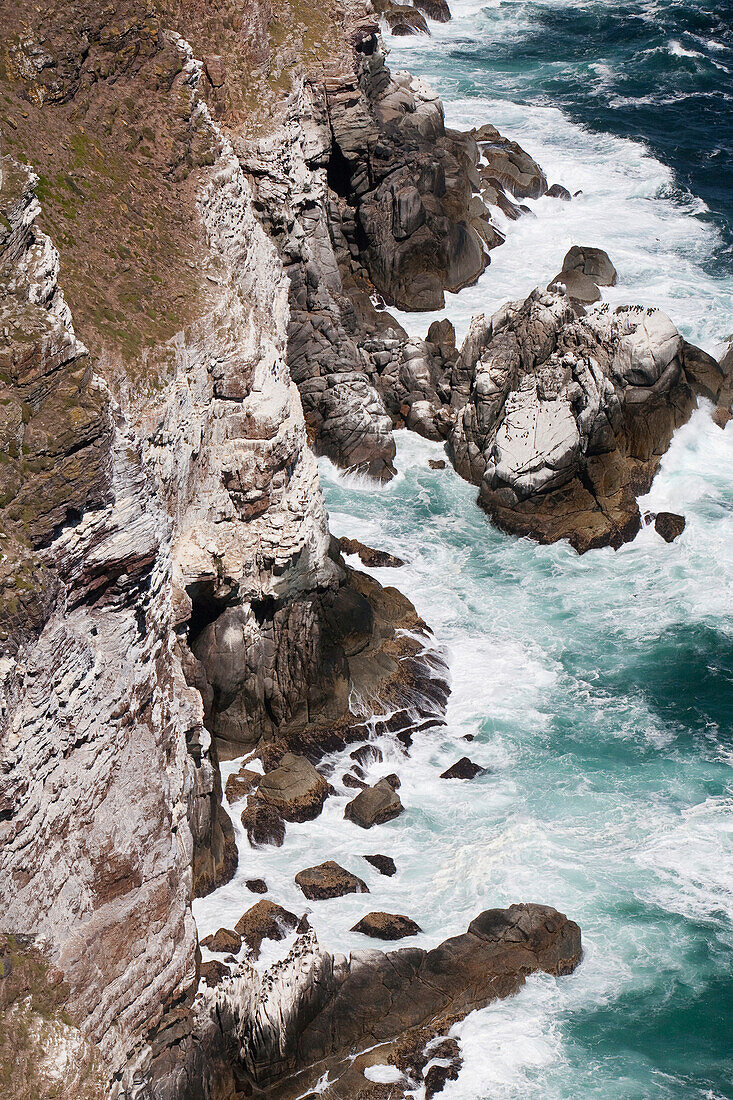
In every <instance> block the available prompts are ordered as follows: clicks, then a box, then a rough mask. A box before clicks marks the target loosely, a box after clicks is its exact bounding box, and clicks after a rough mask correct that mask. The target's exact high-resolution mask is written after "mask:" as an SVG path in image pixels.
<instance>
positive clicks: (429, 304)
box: [237, 5, 547, 480]
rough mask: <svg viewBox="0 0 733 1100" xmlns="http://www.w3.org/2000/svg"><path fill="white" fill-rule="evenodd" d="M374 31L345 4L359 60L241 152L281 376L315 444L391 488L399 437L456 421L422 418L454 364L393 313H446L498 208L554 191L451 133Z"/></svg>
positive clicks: (502, 142)
mask: <svg viewBox="0 0 733 1100" xmlns="http://www.w3.org/2000/svg"><path fill="white" fill-rule="evenodd" d="M407 10H410V9H407ZM375 32H376V25H375V22H374V20H373V18H370V16H369V13H368V12H366V13H364V12H363V11H361V10H360V9H359V7H358V5H348V6H347V7H346V8H345V9H344V28H343V35H344V41H345V42H348V43H349V44H350V47H351V48H350V49H347V50H344V51H343V52H342V53H341V54H340V55H339V56H336V57H334V59H333V61H332V63H331V64H330V65H329V66H327V67H326V68H325V71H324V74H323V76H322V77H320V78H317V77H316V76H315V75H313V76H311V77H310V78H309V79H308V80H307V81H306V82H305V84H304V86H303V89H302V91H301V93H300V94H299V96H298V97H297V100H294V101H293V102H292V103H291V105H290V108H289V111H288V115H287V117H286V119H285V120H284V121H283V123H282V126H281V128H280V131H279V132H278V133H277V134H276V135H275V136H272V135H271V136H269V137H268V138H267V140H261V141H259V142H257V143H253V142H239V143H237V151H238V153H239V155H240V157H241V159H242V161H243V162H244V163H246V165H247V169H248V171H249V173H250V174H251V176H252V178H253V180H254V185H255V194H256V205H257V209H258V211H259V212H260V216H261V217H262V220H263V224H264V225H265V226H266V228H267V230H268V232H269V233H270V235H271V236H272V238H273V240H274V241H275V243H276V244H277V247H278V250H279V252H280V255H281V256H282V258H283V262H284V264H285V268H286V271H287V273H288V276H289V279H290V303H291V321H290V331H289V341H288V361H289V364H290V369H291V374H292V376H293V378H294V380H295V381H296V383H297V384H298V387H299V389H300V393H301V397H302V400H303V407H304V411H305V416H306V420H307V422H308V425H309V429H310V431H311V434H312V437H313V439H314V444H315V446H316V447H317V449H318V450H319V451H322V452H323V453H325V454H327V455H328V456H329V457H330V458H332V459H333V461H335V462H336V463H337V464H338V465H341V466H345V467H354V468H358V469H361V470H364V471H366V472H367V473H369V474H371V475H372V476H374V477H377V478H380V479H383V480H386V479H388V478H390V477H391V476H392V475H393V473H394V466H393V459H394V453H395V452H394V441H393V438H392V426H393V425H396V424H402V423H405V422H407V424H408V426H409V427H412V428H414V429H415V430H417V431H420V432H421V433H422V434H426V435H428V436H429V438H433V439H438V438H445V436H446V434H447V432H448V429H449V419H448V418H447V417H442V418H440V417H439V418H438V420H437V421H436V420H435V418H434V416H433V415H432V413H431V410H430V409H429V407H428V404H429V403H433V404H435V405H436V406H437V407H440V405H441V403H442V402H444V401H445V400H447V394H446V393H444V392H443V393H442V394H441V395H440V396H439V395H438V394H436V390H437V391H441V389H443V390H444V388H445V387H444V377H445V366H446V362H447V361H449V360H450V358H451V357H453V358H455V355H456V352H455V347H453V348H452V349H451V348H450V347H448V346H447V345H445V344H441V345H440V346H439V347H437V348H432V347H430V348H429V347H427V346H426V345H425V343H424V342H422V341H420V342H417V343H416V344H412V343H410V342H408V341H407V337H406V334H405V332H404V331H403V330H402V328H401V327H400V326H399V325H398V324H397V323H396V322H395V321H394V319H393V318H391V317H390V316H389V314H388V313H385V312H384V310H383V308H382V307H383V305H384V303H385V301H386V302H387V303H390V304H394V305H397V306H399V307H400V308H403V309H432V308H438V307H440V306H441V305H442V304H443V302H444V291H445V290H457V289H459V288H460V287H463V286H466V285H467V284H469V283H471V282H473V281H475V280H476V279H477V278H478V276H479V275H480V274H481V272H482V271H483V270H484V268H485V266H486V264H487V263H488V259H489V256H488V254H489V251H490V249H491V248H493V247H495V246H496V245H498V244H501V242H502V241H503V237H502V235H501V234H500V233H499V231H498V230H497V229H496V228H495V227H494V226H493V225H492V224H491V212H490V208H491V206H493V207H495V208H500V209H502V210H504V211H505V212H511V214H512V216H514V215H517V216H518V215H519V214H520V213H521V210H520V208H519V206H517V202H516V201H515V200H516V199H517V198H520V199H521V198H524V197H527V196H532V197H536V196H537V195H540V194H542V193H543V192H544V191H546V189H547V183H546V180H545V178H544V175H543V174H542V172H541V169H540V168H539V167H538V166H537V165H536V163H535V162H534V161H533V160H532V158H531V157H529V156H528V154H526V153H525V152H524V151H523V150H521V149H520V147H519V146H517V145H516V144H515V143H512V142H509V141H508V140H507V139H505V138H503V137H502V136H501V135H500V134H498V132H497V131H496V130H494V129H493V127H485V128H484V129H483V130H482V131H477V132H475V133H472V134H464V133H459V132H458V131H453V130H450V129H446V127H445V123H444V117H443V108H442V104H441V102H440V100H439V98H438V97H437V96H436V95H435V93H434V92H432V91H431V89H430V88H429V87H428V86H427V85H425V84H424V82H422V81H420V80H416V79H413V78H411V77H410V76H409V74H407V73H390V71H389V69H388V68H387V67H386V65H385V60H384V53H383V50H382V46H381V42H380V40H379V38H378V36H377V35H376V33H375ZM375 305H376V307H378V308H375Z"/></svg>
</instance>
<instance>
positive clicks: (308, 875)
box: [295, 860, 369, 901]
mask: <svg viewBox="0 0 733 1100" xmlns="http://www.w3.org/2000/svg"><path fill="white" fill-rule="evenodd" d="M295 881H296V883H297V884H298V886H299V887H300V889H301V890H302V891H303V893H304V894H305V896H306V897H307V898H308V900H309V901H322V900H324V899H326V898H340V897H343V895H344V894H368V893H369V888H368V887H367V884H366V883H365V882H364V880H363V879H360V878H358V877H357V876H356V875H353V874H352V873H351V872H350V871H346V870H344V868H343V867H340V866H339V865H338V863H334V861H333V860H327V861H326V862H325V863H319V864H318V866H317V867H308V868H306V870H304V871H299V872H298V874H297V875H296V876H295Z"/></svg>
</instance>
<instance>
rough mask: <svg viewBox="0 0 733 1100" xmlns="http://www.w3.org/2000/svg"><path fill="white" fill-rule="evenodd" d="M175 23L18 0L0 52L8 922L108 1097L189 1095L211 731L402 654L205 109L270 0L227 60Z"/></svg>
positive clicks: (279, 708) (229, 750)
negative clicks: (338, 541)
mask: <svg viewBox="0 0 733 1100" xmlns="http://www.w3.org/2000/svg"><path fill="white" fill-rule="evenodd" d="M218 17H219V18H220V19H221V20H224V23H226V19H227V18H228V8H227V7H226V5H222V7H221V10H219V11H218ZM174 18H175V19H177V20H178V26H179V27H181V28H182V29H184V30H186V29H191V30H193V31H197V30H198V31H201V29H202V27H206V26H207V24H206V22H205V19H204V17H203V16H202V11H200V10H199V9H198V8H197V7H196V5H194V4H191V5H190V6H188V7H186V6H182V7H181V8H180V9H176V10H175V11H173V10H172V9H171V10H164V9H163V8H156V7H153V6H151V7H150V8H149V9H148V8H145V7H144V6H142V7H141V6H138V5H132V4H131V5H128V6H124V5H120V6H117V7H116V8H113V7H112V6H110V7H109V9H107V8H103V9H100V10H97V11H95V12H93V13H89V12H87V11H86V10H82V9H81V8H79V7H76V6H74V5H69V4H61V5H57V6H55V7H52V8H51V9H49V10H47V11H44V12H43V13H39V12H37V11H36V9H34V8H32V7H31V6H26V5H23V4H21V5H19V6H18V8H17V9H16V10H15V11H14V12H13V13H12V14H11V13H8V19H9V22H8V27H9V34H8V49H7V52H6V55H5V58H4V62H3V66H4V67H3V70H2V74H1V75H2V80H3V87H4V88H5V89H6V90H7V91H8V93H9V94H8V95H7V97H6V104H9V105H10V106H9V107H7V109H4V111H5V117H4V119H3V129H4V133H5V134H6V135H10V142H9V144H10V147H11V148H12V149H13V151H14V152H15V153H16V154H17V155H16V156H15V157H11V156H5V157H4V158H3V161H2V167H3V174H2V192H1V194H0V206H1V208H2V222H0V227H1V228H0V265H1V267H0V309H1V310H2V322H1V323H0V361H1V363H2V371H1V373H0V384H1V386H2V408H3V410H4V411H3V420H2V423H3V433H2V465H1V466H0V478H1V481H2V491H3V496H2V506H3V511H2V523H3V530H2V534H3V555H2V562H1V563H0V569H1V571H2V574H1V575H2V585H3V587H2V603H1V605H0V631H1V633H2V642H3V657H2V666H1V671H2V678H3V709H2V724H1V725H0V746H1V751H2V762H1V764H0V853H1V854H0V869H1V870H2V886H1V887H0V906H1V907H2V912H3V918H2V931H3V932H8V933H22V934H24V935H27V936H29V937H30V938H31V939H30V940H29V941H28V942H29V943H31V944H32V943H35V944H36V945H37V946H36V947H32V948H31V949H32V950H36V949H40V950H42V951H44V952H45V954H46V956H47V957H48V958H49V959H50V960H51V961H52V962H53V964H54V966H56V967H58V969H59V970H60V971H61V972H62V973H63V975H64V979H65V981H66V983H67V985H68V997H67V998H66V1000H65V1002H64V1003H65V1005H66V1010H67V1011H68V1013H69V1015H70V1018H71V1019H73V1020H74V1021H76V1022H77V1023H78V1025H79V1027H80V1028H81V1034H82V1035H83V1039H80V1041H81V1042H83V1043H88V1044H90V1047H91V1048H92V1049H93V1048H98V1050H99V1054H100V1057H101V1060H102V1064H103V1066H104V1072H105V1074H106V1076H107V1077H108V1078H109V1079H111V1080H112V1082H113V1092H114V1091H115V1090H118V1091H119V1090H120V1089H121V1090H122V1091H123V1092H124V1091H125V1090H126V1089H128V1088H129V1089H131V1090H132V1091H131V1092H130V1095H134V1094H135V1091H134V1090H135V1089H137V1088H138V1086H139V1087H140V1088H142V1087H144V1082H145V1080H146V1079H147V1074H148V1067H149V1065H150V1063H151V1059H152V1061H153V1062H154V1064H155V1065H157V1066H159V1067H160V1066H162V1067H163V1069H162V1070H156V1076H157V1079H158V1080H159V1081H163V1082H164V1083H163V1084H161V1087H163V1088H165V1089H168V1090H169V1091H170V1095H176V1094H177V1090H178V1091H180V1090H181V1089H183V1090H185V1089H187V1088H194V1087H195V1088H197V1089H198V1088H200V1087H203V1086H202V1085H201V1083H200V1079H202V1077H201V1075H202V1074H204V1069H203V1068H202V1065H200V1064H199V1063H198V1062H197V1061H196V1058H197V1057H198V1056H199V1055H198V1054H196V1053H195V1052H194V1053H193V1054H192V1053H191V1049H189V1048H190V1044H189V1048H186V1050H185V1051H184V1053H183V1054H182V1055H181V1057H180V1058H177V1057H176V1056H175V1055H174V1054H173V1053H172V1052H173V1051H175V1049H176V1048H177V1046H178V1045H180V1044H183V1047H186V1042H187V1039H186V1037H187V1036H190V1034H191V1028H192V1026H193V1025H192V1019H193V1017H192V1016H191V1003H192V1000H193V997H194V995H195V992H196V989H197V985H198V958H199V953H198V944H197V936H196V930H195V927H194V922H193V919H192V916H191V909H190V902H191V898H192V897H193V896H195V895H196V894H197V893H202V892H206V891H208V890H210V889H211V888H212V887H213V886H214V885H215V884H216V883H217V882H221V881H222V880H225V879H226V878H227V877H229V876H230V875H231V874H232V873H233V871H234V867H235V865H236V850H235V848H234V844H233V835H232V828H231V824H230V822H229V819H228V817H227V816H226V815H224V814H223V813H222V812H221V810H220V806H219V803H220V794H221V792H220V789H219V779H218V770H217V768H216V763H217V758H218V755H219V754H224V755H227V754H236V753H240V752H242V751H243V750H244V749H246V748H251V747H253V746H254V745H255V744H256V743H257V742H258V741H260V740H261V739H263V738H264V739H269V740H271V741H274V742H275V743H277V744H278V745H279V746H280V747H279V748H278V750H277V752H279V753H280V754H282V753H283V752H284V751H285V748H286V747H287V744H288V743H289V741H288V739H290V740H292V739H293V738H301V740H302V739H303V738H304V737H306V739H310V741H309V743H311V744H312V746H313V747H314V749H315V746H316V745H318V744H319V738H321V739H322V737H327V736H331V737H333V736H335V737H337V738H342V739H343V738H344V737H346V736H348V727H349V724H350V723H352V724H353V721H354V720H353V719H352V718H350V716H349V713H348V694H349V690H350V687H351V686H352V685H353V684H355V683H357V684H358V682H359V678H360V677H363V678H364V683H365V684H366V685H368V691H369V692H371V693H372V694H374V693H378V692H379V691H380V690H381V689H380V685H382V686H383V687H384V689H385V690H389V691H391V692H392V693H393V695H392V697H393V698H394V699H397V698H398V696H399V687H398V682H399V680H400V677H404V676H405V675H407V673H406V672H405V670H406V669H408V668H410V667H411V666H410V664H409V661H408V662H407V664H404V658H405V657H407V656H410V655H411V654H412V655H414V654H415V653H417V652H418V651H419V649H420V645H419V643H415V644H414V645H413V644H412V643H408V642H400V643H399V644H398V642H397V640H396V633H395V631H396V626H397V625H403V624H404V623H406V622H407V620H406V619H405V607H404V606H403V604H406V601H401V602H400V601H399V600H397V602H396V603H395V598H396V596H393V597H383V596H381V595H380V590H379V586H378V585H376V584H375V583H374V582H367V580H366V578H363V579H361V580H359V579H356V578H354V577H352V575H351V573H350V571H349V570H348V569H347V568H346V567H345V565H344V563H343V560H342V559H341V558H340V555H339V554H338V552H337V551H334V550H332V549H331V545H330V536H329V533H328V527H327V518H326V514H325V509H324V505H323V498H322V495H321V491H320V487H319V485H318V478H317V468H316V462H315V458H314V456H313V453H312V452H311V450H310V449H309V447H308V441H307V432H306V424H305V421H304V418H303V412H302V405H301V398H300V395H299V392H298V389H297V387H296V385H295V384H294V382H293V380H292V377H291V374H290V371H289V368H288V363H287V357H288V339H289V336H290V338H291V340H292V328H290V329H289V324H290V306H289V297H290V296H291V294H292V284H291V282H290V281H289V280H288V278H287V276H286V274H285V273H284V270H283V265H282V262H281V259H280V257H279V255H278V251H277V250H276V249H275V247H274V246H273V244H272V243H271V241H270V240H269V239H268V236H267V235H266V233H265V231H264V230H263V228H262V226H261V224H260V221H259V220H258V218H257V216H256V214H255V210H254V206H253V199H252V191H251V187H250V183H249V182H248V180H247V178H246V177H245V174H244V172H243V168H242V163H241V161H240V158H239V156H238V155H237V153H236V151H235V149H234V147H233V145H232V143H231V141H230V139H229V138H228V137H227V136H226V134H225V133H224V132H223V131H222V130H221V129H220V128H219V126H218V124H217V123H216V122H215V121H214V120H213V117H212V113H213V114H219V115H223V116H226V117H227V118H228V120H229V121H230V122H231V123H232V124H233V121H234V120H237V124H238V125H240V124H241V125H242V126H243V125H244V123H243V122H242V112H243V111H244V107H243V101H242V97H241V95H239V96H237V95H234V96H229V93H228V92H227V91H226V90H225V91H222V88H223V87H224V85H223V84H222V83H219V76H220V75H221V72H222V66H223V67H224V68H223V71H224V72H226V71H227V64H228V65H229V66H230V68H229V72H230V73H231V72H232V71H235V72H236V71H237V68H236V66H237V65H240V66H242V65H244V64H245V63H246V62H247V58H249V62H250V63H252V64H254V61H253V58H255V59H256V58H257V57H259V56H261V57H263V58H264V59H265V61H264V62H263V64H264V66H265V75H264V76H263V74H262V72H260V73H259V76H258V77H257V79H256V80H255V85H257V81H262V80H265V81H266V80H271V79H272V72H271V71H268V70H267V65H268V62H267V58H268V57H269V53H268V49H269V46H268V42H261V41H260V39H261V38H262V35H261V34H260V36H259V37H258V34H256V33H255V31H256V30H257V27H258V26H260V24H262V25H264V26H268V25H270V24H271V22H272V18H273V13H272V11H271V10H270V8H269V6H267V5H262V6H255V7H253V8H252V9H251V10H249V12H248V18H247V21H246V25H245V24H243V23H242V21H241V19H240V21H239V24H238V27H237V29H236V32H235V36H236V39H237V41H238V42H239V43H240V45H239V47H238V49H234V48H232V51H231V54H230V55H229V56H228V57H227V61H226V63H225V62H224V61H223V59H222V58H221V57H212V56H207V57H206V58H205V60H204V61H203V62H202V61H200V60H198V59H197V58H196V57H194V53H193V50H192V47H191V46H190V45H189V44H188V42H187V41H186V39H184V38H182V37H181V35H180V34H179V33H178V32H177V31H175V30H172V29H170V24H168V23H167V20H168V19H171V20H174ZM209 30H210V27H209ZM260 30H261V27H260ZM250 32H251V33H250ZM222 33H224V32H223V31H222ZM265 37H266V36H265ZM224 40H225V41H226V40H227V39H226V35H224ZM243 41H244V42H246V43H247V45H246V47H245V46H242V45H241V43H242V42H243ZM268 41H269V40H268ZM258 42H259V43H260V44H259V45H258ZM220 63H221V64H220ZM270 64H271V63H270ZM268 72H269V75H268ZM207 101H208V102H207ZM283 117H284V116H283ZM130 131H132V133H130ZM128 134H129V137H128V140H127V142H126V145H125V146H124V155H121V154H120V140H121V137H122V135H125V136H126V137H127V136H128ZM248 140H249V139H248ZM20 156H24V157H28V158H29V159H31V160H33V161H34V163H37V164H38V167H39V168H40V169H41V174H40V178H37V177H36V176H35V175H34V174H33V172H32V171H31V170H30V169H29V168H27V167H25V165H23V164H22V163H21V162H20V160H19V157H20ZM289 167H290V169H291V172H292V173H293V176H292V177H290V176H289V179H290V178H296V179H297V165H296V164H291V165H290V166H289ZM39 194H40V196H41V197H42V198H43V199H44V205H45V208H46V212H45V220H46V224H48V226H49V228H51V229H53V231H54V234H55V236H56V237H57V239H58V241H59V243H60V244H61V245H62V246H63V256H64V260H65V262H66V265H68V266H67V267H65V275H64V278H65V277H66V276H67V275H68V280H69V285H70V290H71V297H72V302H73V304H74V307H75V308H74V312H75V314H77V313H78V316H79V324H80V326H81V329H82V331H83V333H84V336H85V338H86V341H87V344H88V347H87V346H86V345H85V344H84V343H82V342H81V340H80V339H79V338H78V337H77V335H75V332H74V327H73V325H72V315H71V311H70V309H69V308H68V306H67V305H66V303H65V300H64V297H63V295H62V292H61V290H60V288H59V266H60V265H59V253H58V252H57V251H56V248H55V245H54V243H53V242H52V239H51V238H50V237H49V236H48V235H47V234H46V233H44V232H42V231H41V230H40V229H39V228H38V220H39V217H41V216H42V206H41V204H39V202H38V198H37V196H38V195H39ZM324 194H325V189H324ZM128 223H129V225H130V231H129V232H125V233H124V234H123V233H122V232H121V230H122V227H123V226H125V227H127V225H128ZM116 231H119V232H118V234H117V235H116ZM123 241H126V242H127V243H126V244H123V243H122V242H123ZM136 295H137V298H136V297H135V296H136ZM77 307H78V309H77ZM131 311H134V319H132V318H131V316H130V312H131ZM354 354H355V355H356V354H357V353H356V350H355V352H354ZM356 398H358V392H357V393H356ZM353 399H354V395H351V397H350V399H349V403H351V402H352V400H353ZM375 400H377V399H376V398H375ZM377 403H378V401H377ZM380 415H381V417H382V421H383V422H384V436H385V439H387V441H388V446H391V435H390V422H389V419H388V418H387V416H386V414H385V413H384V412H381V413H380ZM408 611H409V613H408V618H409V614H411V611H410V610H409V608H408ZM410 623H412V620H410ZM409 675H410V676H411V675H412V672H411V673H410V674H409ZM390 685H391V687H390ZM410 686H412V680H411V681H410ZM337 728H338V731H337V732H332V733H330V734H328V732H327V731H328V730H332V731H336V729H337ZM319 729H323V731H324V732H323V735H321V734H319V733H318V731H319ZM196 1049H197V1050H198V1051H199V1052H200V1049H201V1048H200V1046H199V1047H197V1048H196ZM90 1057H92V1055H91V1054H90ZM182 1066H184V1067H185V1068H181V1067H182ZM197 1074H198V1077H197V1076H196V1075H197ZM181 1075H183V1077H182V1076H181ZM192 1075H193V1076H192ZM179 1078H180V1080H179ZM184 1078H185V1083H184V1084H181V1083H180V1082H181V1081H182V1080H184ZM136 1080H137V1084H135V1083H134V1082H135V1081H136ZM177 1081H178V1082H179V1083H178V1084H176V1082H177ZM195 1081H198V1082H199V1083H198V1084H195ZM165 1082H167V1084H166V1083H165ZM67 1084H68V1085H69V1087H72V1084H71V1078H70V1077H69V1078H68V1080H67ZM24 1088H25V1085H24V1083H23V1081H22V1080H21V1077H20V1076H19V1077H18V1085H17V1089H18V1095H19V1096H22V1095H24V1091H23V1089H24ZM26 1092H27V1089H26Z"/></svg>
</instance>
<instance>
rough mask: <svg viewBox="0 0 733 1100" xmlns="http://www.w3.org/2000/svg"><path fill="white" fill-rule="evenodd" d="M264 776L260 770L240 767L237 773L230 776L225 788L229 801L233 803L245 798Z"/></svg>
mask: <svg viewBox="0 0 733 1100" xmlns="http://www.w3.org/2000/svg"><path fill="white" fill-rule="evenodd" d="M261 779H262V776H261V775H260V773H259V772H253V771H250V770H249V768H240V769H239V771H238V772H237V773H236V775H235V774H232V775H230V776H229V778H228V779H227V782H226V787H225V788H224V793H225V795H226V798H227V802H228V803H229V804H230V805H231V804H232V803H233V802H238V801H239V800H240V799H241V798H245V797H246V796H247V795H248V794H250V793H251V792H252V791H253V790H254V789H255V787H256V786H257V785H258V783H259V782H260V780H261Z"/></svg>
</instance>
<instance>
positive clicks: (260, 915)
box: [234, 901, 298, 959]
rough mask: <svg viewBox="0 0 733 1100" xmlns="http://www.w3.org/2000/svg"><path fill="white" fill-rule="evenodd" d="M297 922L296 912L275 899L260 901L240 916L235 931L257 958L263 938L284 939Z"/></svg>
mask: <svg viewBox="0 0 733 1100" xmlns="http://www.w3.org/2000/svg"><path fill="white" fill-rule="evenodd" d="M297 923H298V918H297V917H296V916H295V914H294V913H289V912H288V911H287V909H283V907H282V906H281V905H276V904H275V902H273V901H258V902H257V903H256V905H253V906H252V908H251V909H248V910H247V912H246V913H245V914H244V915H243V916H241V917H240V918H239V920H238V921H237V923H236V924H235V925H234V931H235V932H237V933H238V934H239V935H240V936H241V937H242V939H243V940H244V942H245V943H246V944H247V946H248V947H249V949H250V951H251V952H252V955H253V957H254V958H255V959H256V958H258V957H259V953H260V947H261V946H262V941H263V940H283V939H285V937H286V936H287V935H288V933H289V932H292V931H293V930H294V929H295V927H296V925H297Z"/></svg>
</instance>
